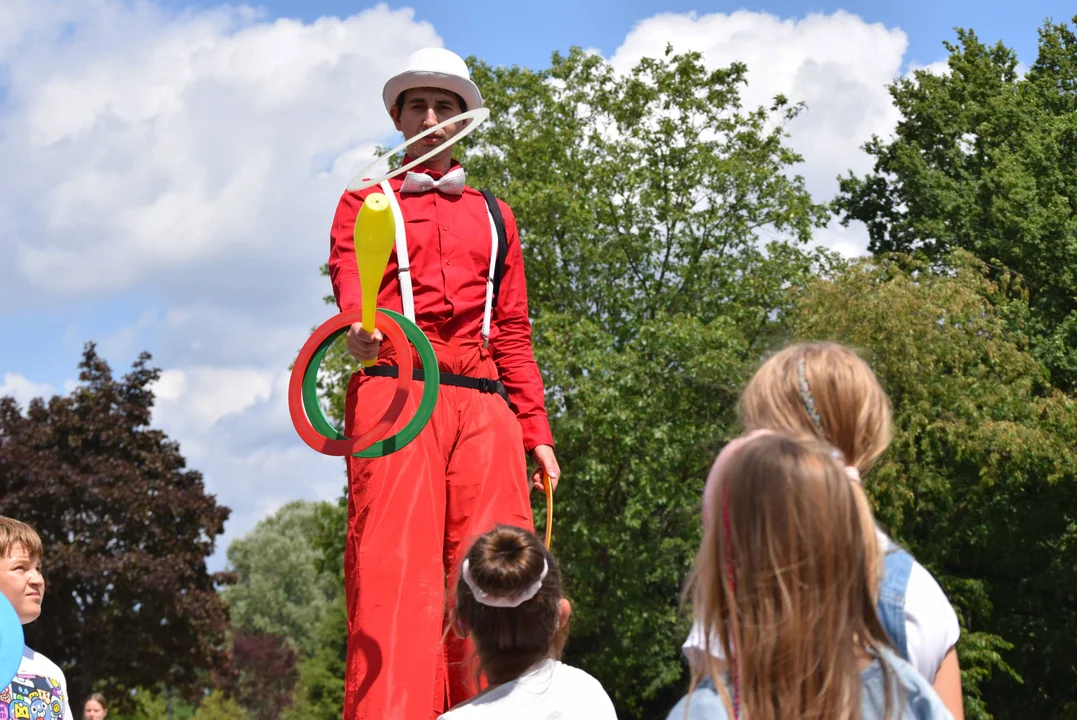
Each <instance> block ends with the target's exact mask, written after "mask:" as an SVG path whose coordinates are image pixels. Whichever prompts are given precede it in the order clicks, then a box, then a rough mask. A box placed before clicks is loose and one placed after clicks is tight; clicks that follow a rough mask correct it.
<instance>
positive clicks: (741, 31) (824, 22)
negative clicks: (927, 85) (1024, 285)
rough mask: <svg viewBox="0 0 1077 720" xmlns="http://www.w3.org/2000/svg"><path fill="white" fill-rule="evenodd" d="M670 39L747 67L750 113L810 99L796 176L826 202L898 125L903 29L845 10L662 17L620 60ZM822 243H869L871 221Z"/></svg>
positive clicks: (634, 36)
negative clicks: (895, 93)
mask: <svg viewBox="0 0 1077 720" xmlns="http://www.w3.org/2000/svg"><path fill="white" fill-rule="evenodd" d="M667 43H669V44H672V45H673V48H674V50H675V51H677V52H685V51H689V50H695V51H698V52H701V53H702V54H703V57H704V62H705V63H706V65H707V66H708V67H711V68H717V67H724V66H728V65H730V64H731V63H733V62H743V63H745V64H746V65H747V66H748V86H747V88H746V89H745V90H744V93H743V101H744V106H745V108H747V109H753V108H755V107H757V106H759V105H765V104H769V103H770V101H771V100H772V99H773V97H774V96H775V95H777V94H783V95H785V96H786V97H787V98H789V100H790V101H792V102H800V101H803V102H805V103H807V105H808V110H807V111H806V112H805V113H803V114H802V115H801V116H800V117H799V118H797V119H796V120H794V121H793V122H792V123H790V124H789V126H788V127H787V129H788V131H789V133H790V136H791V137H790V140H789V143H790V145H791V146H792V147H793V149H795V150H796V151H798V152H799V153H801V154H802V155H803V156H804V163H802V164H801V165H798V166H796V167H795V168H793V172H794V173H798V174H801V175H803V176H804V179H805V182H806V183H807V187H808V190H809V191H810V192H811V193H812V195H813V197H815V199H816V200H817V201H828V200H830V199H831V198H833V196H834V194H835V193H836V191H837V177H838V176H839V175H841V174H844V173H845V172H847V171H849V170H853V171H854V172H856V173H858V174H862V173H864V172H867V171H868V170H870V169H871V162H872V161H871V158H870V157H868V156H867V155H866V154H865V153H863V152H862V151H861V150H860V146H861V145H863V143H864V142H866V141H867V140H868V139H869V138H870V137H871V136H872V135H873V134H878V135H881V136H887V135H889V134H890V133H891V132H892V131H893V129H894V127H895V125H896V124H897V120H898V117H899V115H898V112H897V110H896V108H894V106H893V103H892V102H891V100H890V95H889V94H888V92H887V90H886V85H887V84H888V83H890V82H891V81H893V80H894V78H896V77H898V76H899V75H900V73H901V66H902V58H903V56H904V54H905V50H906V48H907V46H908V38H907V37H906V35H905V33H904V32H903V31H901V30H900V29H897V28H887V27H885V26H883V25H881V24H879V23H867V22H865V21H864V20H862V19H861V18H859V17H857V16H856V15H852V14H850V13H847V12H845V11H840V10H839V11H838V12H835V13H833V14H831V15H820V14H811V15H808V16H806V17H804V18H802V19H798V20H793V19H782V18H779V17H777V16H775V15H770V14H767V13H758V12H749V11H747V10H740V11H737V12H734V13H731V14H728V15H727V14H724V13H713V14H706V15H700V14H696V13H687V14H661V15H656V16H654V17H652V18H649V19H647V20H644V21H642V22H640V23H639V24H638V25H636V27H635V28H634V29H633V30H632V31H631V32H630V33H629V34H628V36H627V37H626V38H625V40H624V43H623V44H622V45H621V46H620V47H619V48H618V49H617V51H616V52H615V53H614V55H613V57H612V58H611V59H610V62H611V63H612V64H613V65H614V67H615V68H617V69H618V70H620V71H622V72H624V71H627V70H629V69H630V68H631V67H632V66H633V65H634V64H635V63H636V62H638V61H639V59H640V58H642V57H646V56H657V55H659V54H661V53H662V52H663V51H664V49H665V47H666V45H667ZM817 239H818V240H819V241H821V242H822V243H823V244H825V245H827V246H829V247H832V248H834V249H839V250H841V251H842V252H844V253H845V254H859V253H862V252H864V250H865V248H866V247H867V234H866V232H865V231H864V229H863V227H850V228H842V227H841V226H840V225H839V224H837V223H833V224H832V225H831V227H829V228H827V229H826V231H824V232H822V233H819V235H818V236H817Z"/></svg>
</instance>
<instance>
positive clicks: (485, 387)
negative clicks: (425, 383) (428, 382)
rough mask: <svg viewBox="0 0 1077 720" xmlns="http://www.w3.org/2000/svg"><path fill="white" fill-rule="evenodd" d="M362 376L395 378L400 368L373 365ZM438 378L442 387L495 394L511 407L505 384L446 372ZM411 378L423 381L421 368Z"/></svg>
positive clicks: (414, 371)
mask: <svg viewBox="0 0 1077 720" xmlns="http://www.w3.org/2000/svg"><path fill="white" fill-rule="evenodd" d="M363 374H364V375H370V376H371V377H392V378H395V377H397V376H398V375H399V374H400V368H398V367H397V366H395V365H375V366H374V367H368V368H363ZM440 376H441V384H442V385H451V386H453V387H462V388H468V389H470V390H478V391H479V392H481V393H487V394H491V395H493V394H497V395H500V396H501V399H502V400H504V401H505V402H507V403H508V404H509V407H512V401H510V400H509V391H508V390H506V389H505V384H504V383H502V382H501V381H500V380H491V379H490V378H476V377H468V376H467V375H454V374H453V373H446V372H443V373H440ZM411 377H412V379H413V380H425V379H426V373H424V372H423V371H422V369H421V368H416V369H415V370H412V371H411Z"/></svg>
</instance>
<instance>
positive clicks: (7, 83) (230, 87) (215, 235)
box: [0, 0, 442, 567]
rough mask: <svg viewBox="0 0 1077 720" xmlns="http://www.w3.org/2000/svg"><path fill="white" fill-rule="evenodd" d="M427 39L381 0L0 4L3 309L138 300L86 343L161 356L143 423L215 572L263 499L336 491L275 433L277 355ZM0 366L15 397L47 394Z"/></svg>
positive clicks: (421, 28) (283, 412)
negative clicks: (211, 528) (367, 2)
mask: <svg viewBox="0 0 1077 720" xmlns="http://www.w3.org/2000/svg"><path fill="white" fill-rule="evenodd" d="M441 44H442V41H441V39H440V38H439V37H438V36H437V34H436V32H435V31H434V28H433V27H431V26H430V25H429V24H427V23H420V22H417V21H416V20H415V18H414V13H413V11H411V10H408V9H403V10H390V9H389V8H388V7H387V6H386V5H384V4H381V5H378V6H376V7H374V8H370V9H367V10H363V11H361V12H358V13H357V14H355V15H352V16H351V17H347V18H335V17H326V18H321V19H319V20H317V21H314V22H309V23H304V22H300V21H296V20H287V19H281V20H273V19H270V18H268V17H267V16H266V15H265V14H264V13H263V12H262V11H258V10H253V9H251V8H248V7H236V6H225V7H220V8H213V9H204V10H187V11H184V12H182V13H178V14H175V13H170V12H168V11H165V10H163V9H162V8H161V7H160V6H158V5H156V4H154V3H153V2H148V1H140V2H135V3H132V2H128V1H127V0H0V157H3V158H4V164H5V167H4V172H3V173H2V174H0V303H2V304H3V306H4V307H6V308H8V309H9V310H13V311H15V312H18V311H19V310H20V309H28V308H31V307H35V306H38V305H40V304H42V303H47V304H49V305H50V306H51V307H53V308H55V307H60V308H79V307H81V306H83V305H87V304H92V303H94V302H98V301H100V302H101V303H102V304H106V305H107V302H108V301H111V302H115V301H116V299H117V298H133V299H139V298H145V306H144V307H137V308H136V315H135V316H134V317H136V318H137V319H135V320H134V321H133V322H131V324H130V325H128V326H126V327H109V326H108V322H107V320H106V319H104V318H96V319H95V321H94V324H93V326H94V327H95V328H101V327H104V328H106V330H105V331H104V333H102V334H103V335H105V336H104V337H102V338H98V339H99V340H100V342H99V346H98V347H99V351H100V352H101V353H102V355H103V356H104V357H105V358H106V359H108V360H110V361H111V362H113V364H114V366H115V365H118V364H119V363H121V362H125V361H124V360H122V358H125V357H131V356H133V355H134V353H136V352H137V351H139V350H141V349H143V348H148V349H150V350H151V351H152V352H153V354H154V364H156V365H160V366H161V367H163V368H165V371H164V372H163V374H162V376H161V379H160V381H159V382H158V383H157V387H156V389H157V392H158V401H157V406H156V408H155V413H154V423H155V425H157V426H159V427H161V428H162V429H163V430H165V431H166V432H167V433H168V435H169V436H170V437H172V438H173V439H175V440H177V441H178V442H179V443H180V445H181V448H182V452H183V453H184V455H185V457H186V458H187V460H188V462H189V465H190V467H192V468H195V469H197V470H199V471H201V472H202V473H203V474H204V476H205V480H206V486H207V490H208V491H209V492H211V493H213V494H215V495H217V497H218V500H219V501H220V502H221V503H223V504H225V505H227V506H229V507H231V508H232V510H233V513H232V518H231V519H230V520H229V522H228V525H227V528H226V535H225V537H224V538H223V539H222V540H221V541H220V542H219V548H220V550H219V552H218V554H217V556H216V557H215V559H214V562H213V564H214V566H215V567H220V566H221V565H223V550H224V548H225V547H226V546H227V543H228V541H229V540H230V539H231V538H233V537H235V536H237V535H239V534H242V533H244V532H246V531H247V530H249V529H250V528H251V527H252V526H253V525H254V523H255V522H256V521H257V520H258V519H260V518H261V517H262V516H263V515H264V514H265V513H267V512H271V511H272V510H274V509H275V508H277V507H279V506H280V505H282V504H283V503H285V502H288V501H289V500H292V499H295V498H297V497H306V498H316V499H317V498H320V499H332V498H336V497H338V496H339V494H340V490H341V488H342V487H343V484H344V476H343V471H342V469H343V462H342V461H341V460H340V459H339V458H326V457H323V456H320V455H318V454H317V453H315V452H314V451H313V450H310V449H309V448H307V447H306V446H305V445H303V443H302V442H301V441H300V440H299V438H298V437H297V436H296V434H295V431H294V430H293V429H292V427H291V422H290V420H289V417H288V413H287V404H286V397H287V393H286V387H287V369H288V366H289V364H290V363H291V362H292V361H293V360H294V359H295V355H296V353H297V352H298V350H299V348H300V346H301V345H302V343H303V342H304V341H305V340H306V338H307V336H308V334H309V332H310V330H311V329H312V327H313V326H314V325H316V324H318V323H319V322H320V321H321V320H323V319H324V318H325V317H327V316H329V315H331V314H332V310H331V309H330V308H328V307H327V306H325V305H323V303H322V297H323V296H324V295H325V294H327V293H328V292H329V290H330V288H329V283H328V281H327V280H326V279H325V278H322V277H320V276H319V275H318V267H319V265H321V264H322V263H324V262H325V260H326V257H327V255H328V249H329V242H328V233H329V227H330V224H331V221H332V215H333V210H334V208H335V206H336V202H337V199H338V198H339V196H340V193H341V192H342V191H343V189H344V186H345V184H346V183H347V181H348V180H349V179H350V178H351V177H352V175H353V174H355V173H356V172H358V171H359V170H360V169H362V167H363V166H365V165H366V164H368V163H369V161H370V159H371V157H372V154H373V151H374V148H375V146H376V145H379V144H384V143H385V142H386V141H387V140H390V139H391V138H392V137H393V136H394V130H393V127H392V123H391V121H390V120H389V118H388V116H387V115H386V113H385V109H384V107H383V106H382V102H381V87H382V85H383V83H384V82H385V80H386V79H387V78H388V77H389V76H390V75H391V74H392V73H393V72H395V71H396V70H397V69H398V68H400V67H401V66H403V64H404V61H405V59H406V58H407V56H408V55H410V54H411V53H412V52H413V51H414V50H416V49H418V48H420V47H426V46H433V45H437V46H440V45H441ZM136 301H137V300H136ZM126 317H132V316H131V315H130V314H128V315H126ZM117 325H118V324H117ZM58 332H59V333H60V334H62V333H63V330H58ZM98 332H100V330H98ZM87 339H91V338H85V337H76V338H71V339H70V340H71V342H72V343H76V344H78V345H81V344H82V342H84V341H85V340H87ZM124 370H125V368H122V367H114V371H115V372H116V373H117V375H118V374H121V373H122V372H123V371H124ZM3 379H4V384H3V386H2V388H0V390H2V392H3V393H4V394H12V395H14V396H15V397H17V398H18V399H19V400H20V402H23V403H24V404H25V401H26V400H27V399H29V397H31V396H33V395H41V394H46V395H48V394H51V393H52V388H51V387H49V386H47V385H42V384H38V383H34V382H32V381H30V380H28V379H27V378H25V377H23V376H22V375H16V374H8V375H5V376H4V378H3ZM65 387H67V388H68V389H70V388H69V387H68V386H65Z"/></svg>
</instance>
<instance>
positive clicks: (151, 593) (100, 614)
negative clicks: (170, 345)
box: [0, 344, 229, 709]
mask: <svg viewBox="0 0 1077 720" xmlns="http://www.w3.org/2000/svg"><path fill="white" fill-rule="evenodd" d="M149 360H150V358H149V355H146V354H143V355H141V356H140V357H139V359H138V360H137V361H136V362H135V363H134V365H133V367H132V369H131V371H130V372H129V373H128V374H127V375H125V376H124V377H123V378H122V379H115V378H114V377H113V375H112V371H111V370H110V368H109V366H108V364H107V363H106V362H105V361H104V360H103V359H102V358H101V357H100V356H99V355H98V354H97V352H96V350H95V348H94V346H93V345H92V344H90V345H87V347H86V349H85V352H84V354H83V358H82V362H81V363H80V365H79V368H80V371H81V372H80V375H79V379H80V381H81V384H80V385H79V386H77V387H76V388H75V389H74V390H73V391H72V392H71V394H70V395H69V396H66V397H63V396H54V397H53V398H51V399H50V400H49V401H48V402H47V403H46V402H45V401H44V400H41V399H36V400H33V401H32V402H31V403H30V405H29V407H28V408H27V410H26V413H25V414H23V413H22V412H21V411H20V408H19V407H18V405H17V404H16V402H15V401H14V400H13V399H12V398H7V397H5V398H3V399H0V513H3V514H4V515H8V516H11V517H15V518H18V519H20V520H23V521H24V522H27V523H29V524H30V525H32V526H33V527H34V528H36V529H37V531H38V533H39V534H40V535H41V540H42V543H43V545H44V555H45V557H44V570H45V576H46V580H47V584H48V592H47V595H46V599H45V606H44V612H43V615H42V618H41V619H40V620H38V621H37V622H35V623H33V624H31V625H29V626H27V642H28V644H30V645H31V646H32V647H34V648H35V649H37V650H40V651H41V652H43V653H45V654H46V655H48V656H49V657H50V658H52V659H53V660H55V661H56V662H58V663H59V664H60V665H61V666H62V667H63V668H64V671H65V673H66V675H67V679H68V683H69V687H70V692H71V696H72V697H74V698H82V697H85V696H86V695H87V694H88V693H89V692H90V691H91V689H100V690H102V691H103V692H105V693H106V694H107V695H110V696H113V697H117V698H125V697H127V694H126V693H125V692H124V690H129V689H133V688H136V687H158V686H159V685H161V684H164V685H167V686H169V687H172V688H174V689H176V690H178V691H180V692H181V693H186V694H189V695H196V694H198V693H199V692H200V691H201V688H202V678H203V677H204V676H205V674H206V673H207V672H208V671H212V670H214V669H218V668H220V667H221V666H222V665H224V664H226V662H227V653H226V651H225V649H224V647H225V633H226V631H227V619H226V615H225V608H224V603H223V602H222V601H221V599H220V597H219V596H218V594H217V592H216V590H215V588H214V584H215V582H216V581H218V580H221V579H222V578H221V577H219V576H214V575H211V574H209V573H207V571H206V558H207V557H209V556H210V555H211V554H212V553H213V547H214V540H215V538H216V537H217V535H219V534H220V533H221V531H222V527H223V524H224V521H225V519H226V518H227V517H228V512H229V511H228V509H227V508H224V507H221V506H219V505H218V504H217V503H216V501H215V499H214V498H213V496H212V495H208V494H206V492H205V487H204V486H203V483H202V476H201V474H200V473H198V472H197V471H194V470H189V469H187V466H186V462H185V461H184V459H183V457H182V455H180V451H179V447H178V446H177V444H176V443H175V442H173V441H171V440H169V439H168V437H167V436H166V435H165V434H164V433H163V432H161V431H159V430H154V429H151V428H150V426H149V425H150V418H151V410H152V407H153V399H154V396H153V390H152V384H153V382H154V381H155V380H156V379H157V377H158V371H157V370H156V369H154V368H152V367H150V365H149ZM120 704H121V709H122V705H123V702H122V701H121V703H120Z"/></svg>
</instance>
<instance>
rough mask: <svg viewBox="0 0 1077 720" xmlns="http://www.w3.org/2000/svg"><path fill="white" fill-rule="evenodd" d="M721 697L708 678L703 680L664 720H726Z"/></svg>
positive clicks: (727, 716)
mask: <svg viewBox="0 0 1077 720" xmlns="http://www.w3.org/2000/svg"><path fill="white" fill-rule="evenodd" d="M728 718H729V713H728V711H727V710H726V706H725V703H724V702H723V700H722V696H721V695H719V694H718V690H717V689H716V688H715V686H714V683H713V682H712V681H711V679H710V678H704V679H703V680H701V681H700V682H699V684H698V685H697V686H696V688H695V689H694V690H693V691H692V692H690V693H689V694H687V695H685V696H684V697H682V698H681V701H680V702H679V703H677V704H676V705H674V706H673V709H672V710H670V711H669V715H667V716H666V720H727V719H728Z"/></svg>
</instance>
